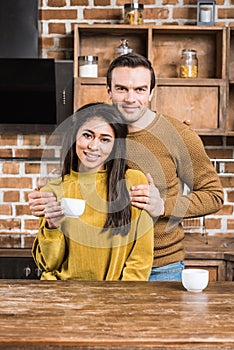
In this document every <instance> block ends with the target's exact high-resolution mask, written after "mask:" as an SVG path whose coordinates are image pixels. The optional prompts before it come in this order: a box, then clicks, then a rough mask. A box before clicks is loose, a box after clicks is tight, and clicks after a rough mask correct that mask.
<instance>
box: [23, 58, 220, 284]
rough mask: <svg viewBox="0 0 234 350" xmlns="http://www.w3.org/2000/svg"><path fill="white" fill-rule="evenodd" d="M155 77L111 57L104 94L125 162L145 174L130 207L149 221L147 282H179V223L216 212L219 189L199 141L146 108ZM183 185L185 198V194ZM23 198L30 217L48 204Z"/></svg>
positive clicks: (134, 62)
mask: <svg viewBox="0 0 234 350" xmlns="http://www.w3.org/2000/svg"><path fill="white" fill-rule="evenodd" d="M154 87H155V74H154V71H153V68H152V66H151V63H150V62H149V61H148V60H147V59H146V58H145V57H143V56H141V55H138V54H134V53H131V54H127V55H122V56H119V57H117V58H116V59H115V60H114V61H113V62H112V63H111V64H110V67H109V69H108V72H107V93H108V94H109V97H110V98H111V100H112V103H113V104H116V105H117V106H118V108H119V110H120V111H121V113H122V114H123V116H124V119H125V120H126V122H127V123H128V130H129V134H128V139H127V150H128V154H127V157H128V163H129V165H130V166H131V167H133V168H137V169H140V170H142V171H143V172H144V173H146V174H147V177H148V181H149V184H148V185H143V184H139V185H137V186H134V187H133V188H132V189H131V193H130V197H131V202H132V204H133V205H135V206H136V207H138V208H142V209H143V208H144V209H145V210H147V211H148V213H149V214H150V215H151V216H152V217H153V219H154V221H155V250H154V263H153V268H152V273H151V276H150V280H171V281H172V280H174V281H175V280H181V272H182V269H183V267H184V263H183V260H184V249H183V239H184V232H183V228H182V226H181V221H182V219H183V218H189V217H197V216H202V215H206V214H210V213H214V212H216V211H218V210H219V209H220V208H221V207H222V204H223V190H222V187H221V184H220V181H219V178H218V175H217V174H216V172H215V170H214V168H213V166H212V164H211V162H210V159H209V158H208V156H207V154H206V152H205V149H204V147H203V144H202V142H201V140H200V138H199V136H198V135H197V134H196V133H195V132H194V131H193V130H192V129H190V128H189V127H188V126H187V125H185V124H184V123H182V122H180V121H178V120H177V119H174V118H170V117H167V116H163V115H160V114H158V113H157V112H154V111H152V110H150V109H149V108H148V105H149V103H150V101H151V99H152V97H153V91H154ZM184 185H186V186H187V187H188V188H189V190H190V193H189V194H188V195H185V194H184V192H183V190H184ZM40 197H41V195H40V193H39V194H38V192H36V191H34V192H32V193H31V194H29V206H30V208H31V211H32V213H33V214H34V215H36V216H40V215H43V210H44V205H45V203H46V202H47V201H53V200H55V198H53V197H51V196H50V194H49V193H44V194H43V198H40Z"/></svg>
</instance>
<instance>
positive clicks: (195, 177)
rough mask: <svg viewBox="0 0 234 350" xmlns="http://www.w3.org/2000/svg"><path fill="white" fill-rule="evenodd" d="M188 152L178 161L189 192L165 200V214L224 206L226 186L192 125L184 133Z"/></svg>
mask: <svg viewBox="0 0 234 350" xmlns="http://www.w3.org/2000/svg"><path fill="white" fill-rule="evenodd" d="M183 140H184V144H185V145H186V149H187V151H188V152H187V153H184V157H179V158H178V159H177V160H176V161H177V172H178V178H179V180H180V182H181V183H182V184H186V185H187V186H188V188H189V193H188V194H182V193H181V194H178V195H177V196H175V197H174V198H167V199H166V201H165V215H164V216H167V217H169V216H173V217H177V218H178V217H179V218H182V217H185V218H186V217H187V218H189V217H196V216H202V215H207V214H211V213H214V212H217V211H218V210H219V209H221V207H222V204H223V189H222V186H221V183H220V179H219V177H218V175H217V173H216V171H215V169H214V167H213V165H212V163H211V161H210V159H209V157H208V155H207V154H206V151H205V148H204V146H203V144H202V141H201V139H200V137H199V136H198V135H197V134H196V133H195V132H194V131H193V130H191V129H189V128H188V129H186V131H185V132H184V133H183Z"/></svg>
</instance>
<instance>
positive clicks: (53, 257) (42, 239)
mask: <svg viewBox="0 0 234 350" xmlns="http://www.w3.org/2000/svg"><path fill="white" fill-rule="evenodd" d="M65 250H66V241H65V237H64V234H63V233H62V232H61V231H60V230H59V228H56V229H48V228H46V220H45V219H44V218H40V219H39V231H38V234H37V237H36V239H35V240H34V243H33V247H32V255H33V258H34V260H35V262H36V264H37V266H38V267H39V268H40V269H42V270H43V271H46V272H53V271H55V270H58V269H59V267H60V266H61V265H62V263H63V261H64V257H65Z"/></svg>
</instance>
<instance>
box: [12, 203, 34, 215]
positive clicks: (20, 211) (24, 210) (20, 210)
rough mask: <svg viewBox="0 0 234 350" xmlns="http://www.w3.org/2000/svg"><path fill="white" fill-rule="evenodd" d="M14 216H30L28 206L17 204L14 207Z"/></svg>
mask: <svg viewBox="0 0 234 350" xmlns="http://www.w3.org/2000/svg"><path fill="white" fill-rule="evenodd" d="M16 215H17V216H21V215H32V213H31V210H30V209H29V206H28V204H25V205H23V204H19V205H16Z"/></svg>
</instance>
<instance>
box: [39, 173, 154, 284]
mask: <svg viewBox="0 0 234 350" xmlns="http://www.w3.org/2000/svg"><path fill="white" fill-rule="evenodd" d="M126 181H127V187H128V189H130V186H132V185H134V184H138V183H146V182H147V180H146V178H145V176H144V175H143V174H142V173H141V172H139V171H137V170H128V171H127V172H126ZM42 190H43V191H51V192H53V193H54V194H55V195H56V196H57V199H58V200H61V198H62V197H71V198H82V199H85V200H86V207H85V211H84V214H83V215H81V216H80V217H79V218H67V217H64V218H63V219H62V220H61V224H60V227H59V228H57V229H48V228H47V227H46V220H45V218H41V219H40V221H39V231H38V234H37V237H36V239H35V241H34V244H33V248H32V254H33V257H34V259H35V262H36V264H37V265H38V267H39V268H40V269H42V270H43V273H42V277H41V279H47V280H56V279H62V280H67V279H76V280H148V277H149V275H150V272H151V267H152V262H153V221H152V219H151V217H150V216H149V215H148V214H147V213H146V212H145V211H142V210H139V209H137V208H134V207H132V223H131V230H130V232H129V234H128V235H126V236H122V235H120V234H116V235H111V234H110V232H109V230H108V231H106V232H101V231H102V228H103V226H104V223H105V220H106V212H107V201H106V172H105V171H101V172H98V173H76V172H71V174H70V175H67V176H66V177H65V181H64V182H62V183H61V179H57V180H54V181H51V182H50V183H49V184H48V185H46V186H45V187H44V188H43V189H42Z"/></svg>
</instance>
